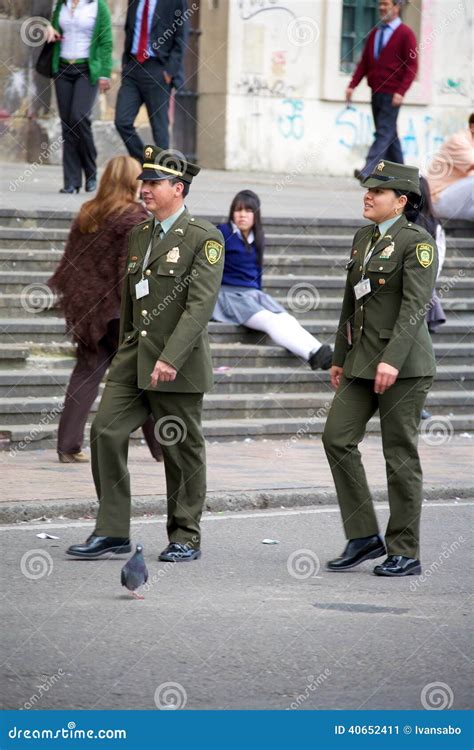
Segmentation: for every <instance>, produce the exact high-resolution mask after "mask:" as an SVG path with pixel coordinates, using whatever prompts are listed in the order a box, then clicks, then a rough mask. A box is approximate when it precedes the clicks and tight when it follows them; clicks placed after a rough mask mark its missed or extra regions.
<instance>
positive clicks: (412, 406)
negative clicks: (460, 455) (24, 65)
mask: <svg viewBox="0 0 474 750" xmlns="http://www.w3.org/2000/svg"><path fill="white" fill-rule="evenodd" d="M432 382H433V378H402V379H400V380H397V381H396V382H395V383H394V385H393V386H392V387H391V388H389V389H388V391H386V392H385V393H384V394H383V395H382V396H379V409H380V424H381V429H382V442H383V452H384V456H385V461H386V470H387V482H388V502H389V505H390V519H389V522H388V526H387V532H386V535H385V541H386V544H387V552H388V554H389V555H404V556H405V557H414V558H418V557H419V552H420V550H419V538H420V515H421V505H422V501H423V494H422V490H423V474H422V471H421V465H420V459H419V456H418V447H417V445H418V428H419V424H420V414H421V410H422V408H423V405H424V403H425V399H426V395H427V393H428V391H429V389H430V386H431V384H432Z"/></svg>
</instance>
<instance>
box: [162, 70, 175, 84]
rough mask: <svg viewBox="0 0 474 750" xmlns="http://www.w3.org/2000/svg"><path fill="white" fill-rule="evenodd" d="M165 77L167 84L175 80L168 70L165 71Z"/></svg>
mask: <svg viewBox="0 0 474 750" xmlns="http://www.w3.org/2000/svg"><path fill="white" fill-rule="evenodd" d="M163 78H164V79H165V83H166V85H167V86H169V85H170V83H171V81H172V80H173V78H172V77H171V76H170V74H169V73H167V72H166V70H164V71H163Z"/></svg>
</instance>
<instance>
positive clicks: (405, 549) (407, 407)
mask: <svg viewBox="0 0 474 750" xmlns="http://www.w3.org/2000/svg"><path fill="white" fill-rule="evenodd" d="M432 382H433V378H432V377H420V378H400V379H399V380H397V381H396V382H395V383H394V385H392V387H391V388H389V389H388V390H387V391H385V393H383V394H382V395H378V394H376V393H374V381H373V380H365V379H362V378H353V379H349V378H346V377H344V376H343V377H342V378H341V382H340V385H339V388H338V390H337V393H336V395H335V397H334V400H333V402H332V405H331V409H330V411H329V415H328V419H327V422H326V427H325V429H324V434H323V444H324V448H325V451H326V455H327V458H328V461H329V465H330V467H331V471H332V475H333V478H334V483H335V485H336V491H337V496H338V500H339V505H340V508H341V513H342V520H343V524H344V531H345V534H346V537H347V538H348V539H358V538H361V537H366V536H371V535H372V534H378V533H379V529H378V523H377V518H376V515H375V511H374V506H373V502H372V498H371V495H370V490H369V486H368V484H367V477H366V474H365V471H364V467H363V465H362V461H361V454H360V452H359V450H358V447H357V446H358V444H359V443H360V441H361V440H362V438H363V437H364V433H365V428H366V425H367V422H368V421H369V419H370V418H371V417H372V416H373V415H374V414H375V412H376V411H377V409H378V410H379V415H380V427H381V432H382V445H383V453H384V457H385V465H386V472H387V483H388V502H389V506H390V518H389V522H388V526H387V531H386V534H385V542H386V545H387V552H388V554H389V555H404V556H405V557H413V558H418V557H419V538H420V515H421V505H422V500H423V496H422V482H423V475H422V471H421V465H420V459H419V456H418V447H417V444H418V428H419V424H420V415H421V410H422V408H423V405H424V403H425V399H426V395H427V393H428V391H429V389H430V386H431V383H432Z"/></svg>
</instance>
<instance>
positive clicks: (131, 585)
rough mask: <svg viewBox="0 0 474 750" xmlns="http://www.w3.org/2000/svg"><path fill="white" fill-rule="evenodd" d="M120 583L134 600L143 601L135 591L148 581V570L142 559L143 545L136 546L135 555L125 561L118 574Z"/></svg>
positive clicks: (142, 597)
mask: <svg viewBox="0 0 474 750" xmlns="http://www.w3.org/2000/svg"><path fill="white" fill-rule="evenodd" d="M120 581H121V583H122V586H125V587H126V588H127V589H128V590H129V591H130V592H131V594H132V596H133V597H134V598H135V599H144V598H145V597H144V596H142V595H141V594H137V593H136V590H137V589H138V588H140V586H143V584H144V583H146V582H147V581H148V570H147V567H146V565H145V560H144V558H143V545H142V544H137V546H136V549H135V553H134V554H133V555H132V557H131V558H130V560H127V562H126V563H125V565H124V566H123V568H122V571H121V573H120Z"/></svg>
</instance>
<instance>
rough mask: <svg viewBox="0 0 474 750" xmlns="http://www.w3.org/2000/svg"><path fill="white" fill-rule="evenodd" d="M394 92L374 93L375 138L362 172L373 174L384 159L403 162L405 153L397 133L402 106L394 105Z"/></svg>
mask: <svg viewBox="0 0 474 750" xmlns="http://www.w3.org/2000/svg"><path fill="white" fill-rule="evenodd" d="M392 97H393V94H378V93H374V94H372V114H373V117H374V123H375V140H374V142H373V143H372V145H371V147H370V149H369V153H368V154H367V159H366V163H365V166H364V168H363V169H362V173H363V174H364V175H368V174H371V173H372V172H373V171H374V170H375V167H376V166H377V164H378V163H379V162H380V161H382V160H383V159H389V160H390V161H394V162H397V163H399V164H403V154H402V149H401V145H400V141H399V139H398V134H397V118H398V113H399V111H400V107H394V106H393V105H392Z"/></svg>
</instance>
